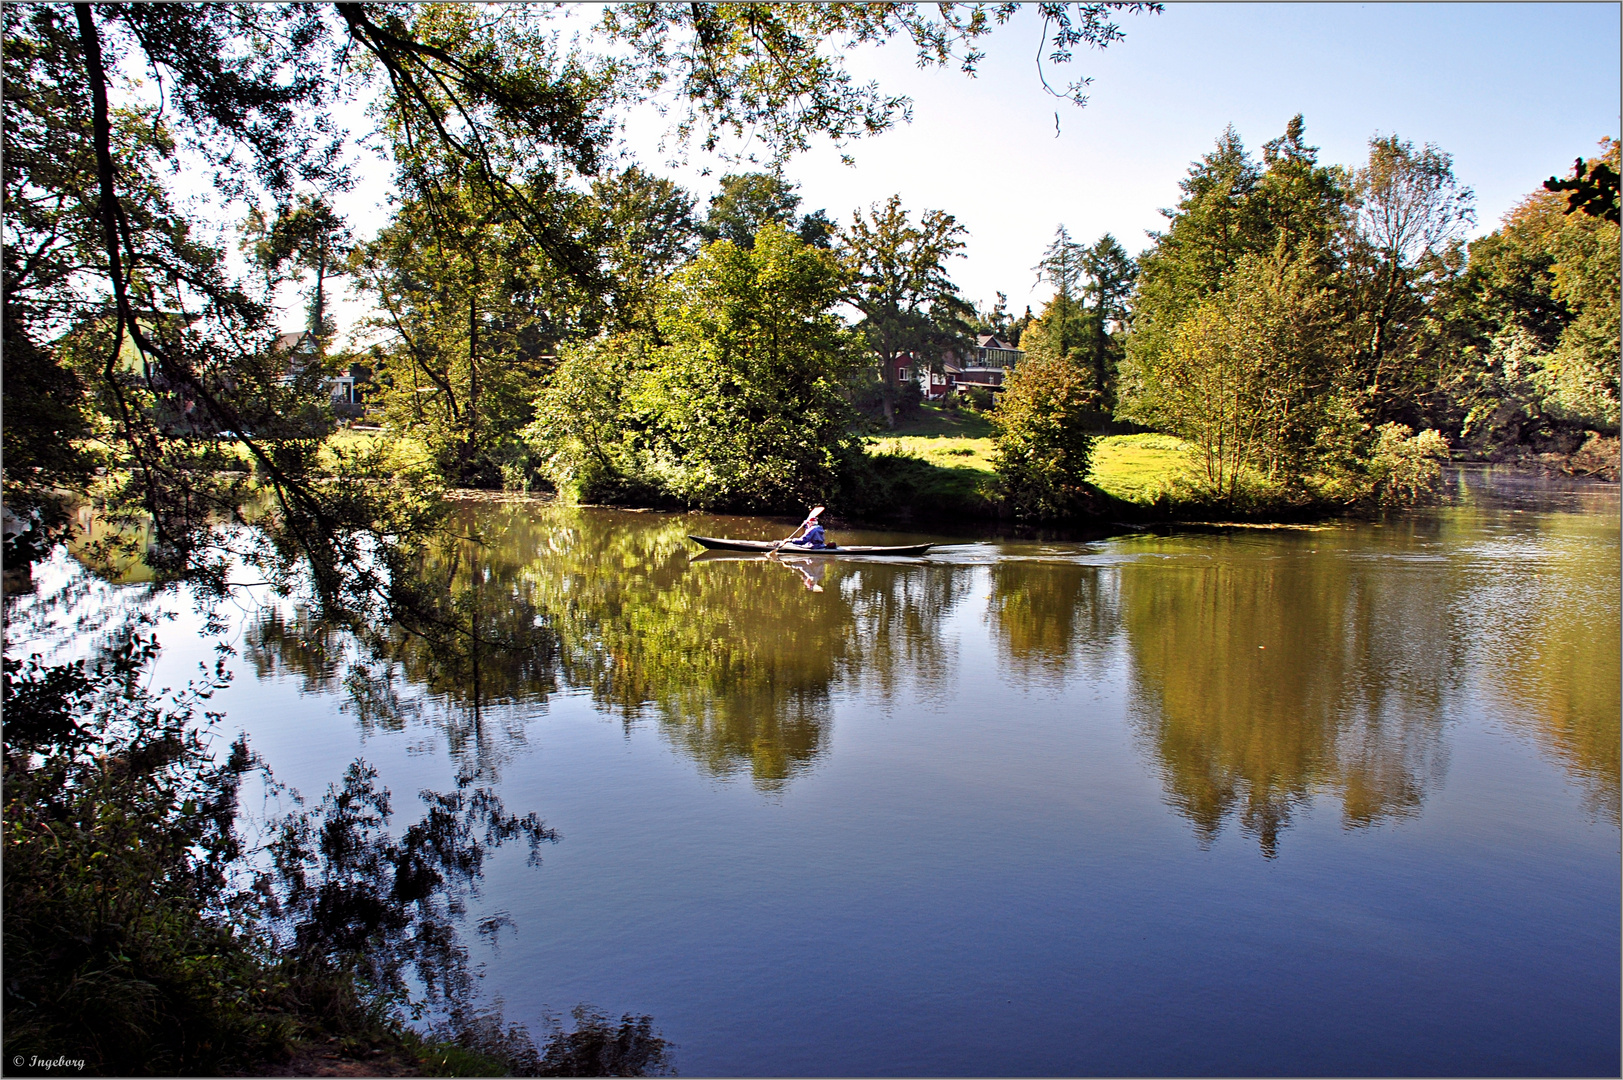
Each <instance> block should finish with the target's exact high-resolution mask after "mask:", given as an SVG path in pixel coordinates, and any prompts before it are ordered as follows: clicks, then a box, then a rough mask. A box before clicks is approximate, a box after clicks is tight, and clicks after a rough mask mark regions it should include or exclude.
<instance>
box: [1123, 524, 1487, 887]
mask: <svg viewBox="0 0 1623 1080" xmlns="http://www.w3.org/2000/svg"><path fill="white" fill-rule="evenodd" d="M1310 542H1311V541H1310ZM1145 546H1146V548H1147V550H1148V551H1157V550H1158V549H1159V550H1160V551H1163V552H1165V553H1167V554H1181V555H1184V556H1185V557H1184V558H1181V559H1176V560H1172V559H1169V560H1145V561H1141V562H1138V563H1135V564H1132V565H1130V566H1128V567H1126V568H1124V570H1123V573H1122V590H1121V592H1122V610H1123V621H1124V626H1125V629H1126V635H1127V640H1128V643H1129V651H1130V655H1131V664H1132V675H1131V680H1132V686H1133V695H1134V703H1133V706H1132V709H1133V713H1134V717H1135V720H1136V723H1137V725H1138V727H1139V730H1140V732H1141V733H1142V735H1143V736H1144V738H1145V740H1146V742H1147V743H1148V744H1149V745H1150V746H1151V747H1152V748H1153V750H1154V753H1155V754H1156V756H1157V758H1158V759H1159V760H1160V762H1161V767H1162V772H1163V776H1164V778H1165V783H1166V785H1167V788H1168V796H1169V799H1170V801H1171V802H1172V804H1173V805H1174V806H1175V807H1176V808H1177V809H1178V811H1179V812H1180V813H1182V814H1184V815H1185V816H1187V817H1188V818H1189V819H1190V821H1192V822H1193V823H1194V826H1195V831H1196V833H1197V835H1198V836H1199V837H1200V838H1201V840H1202V841H1203V842H1210V841H1211V839H1212V838H1213V837H1215V835H1216V834H1217V832H1218V830H1219V828H1220V827H1221V825H1222V823H1223V821H1224V819H1225V818H1227V817H1228V816H1229V815H1230V814H1232V813H1238V816H1239V819H1240V823H1241V826H1242V828H1244V829H1245V830H1246V831H1247V832H1249V833H1251V834H1253V835H1255V836H1256V837H1257V839H1258V842H1259V844H1260V845H1261V847H1262V850H1263V853H1264V854H1266V855H1269V856H1272V855H1274V854H1276V853H1277V850H1278V840H1279V833H1280V830H1281V829H1283V828H1284V827H1285V826H1286V825H1287V824H1288V823H1289V822H1290V819H1291V815H1292V813H1293V812H1294V811H1295V810H1296V808H1297V807H1298V806H1299V805H1301V804H1302V803H1304V802H1306V801H1307V800H1308V799H1309V798H1311V796H1312V795H1313V793H1314V792H1315V791H1318V790H1325V791H1335V792H1337V793H1338V794H1339V795H1340V798H1341V802H1342V812H1343V817H1344V820H1345V822H1346V823H1347V824H1348V825H1353V826H1357V825H1367V824H1370V823H1373V822H1377V821H1380V820H1382V819H1385V818H1390V817H1398V816H1403V815H1405V814H1408V813H1412V812H1413V811H1414V810H1415V809H1416V808H1418V807H1419V805H1420V803H1421V800H1422V799H1423V798H1424V796H1425V793H1426V790H1427V789H1428V787H1430V786H1432V785H1433V784H1435V783H1436V782H1437V781H1439V780H1440V779H1441V777H1442V773H1443V769H1444V767H1445V764H1446V757H1445V754H1444V750H1443V742H1442V737H1441V735H1442V731H1441V729H1442V709H1441V703H1442V699H1443V696H1444V695H1445V694H1446V693H1447V692H1448V690H1449V689H1450V688H1451V685H1452V680H1453V679H1454V678H1455V674H1454V672H1455V671H1456V670H1457V663H1456V661H1457V653H1458V646H1457V645H1456V644H1455V643H1454V642H1453V640H1452V636H1451V634H1450V633H1449V627H1448V622H1447V620H1448V612H1449V603H1448V596H1447V585H1446V582H1445V580H1444V579H1443V578H1441V577H1440V576H1439V575H1436V574H1434V573H1429V572H1428V571H1427V569H1426V568H1418V569H1417V570H1416V571H1415V572H1412V573H1403V572H1401V571H1395V568H1394V567H1392V566H1391V565H1388V564H1384V563H1383V564H1379V569H1378V570H1376V571H1375V572H1373V573H1371V572H1368V570H1367V568H1366V567H1365V566H1363V565H1361V564H1360V563H1359V562H1358V561H1356V560H1355V559H1353V558H1351V557H1347V556H1344V555H1341V554H1337V553H1330V554H1328V555H1327V557H1324V558H1319V557H1317V556H1318V552H1317V551H1316V550H1315V549H1309V551H1307V552H1300V553H1299V554H1297V555H1296V557H1292V556H1293V554H1296V553H1293V551H1292V546H1293V545H1292V541H1291V540H1280V541H1277V542H1273V543H1269V542H1265V541H1258V540H1256V539H1254V538H1251V537H1221V538H1207V539H1203V540H1201V541H1200V542H1199V547H1198V551H1199V554H1198V555H1196V554H1195V551H1196V550H1197V549H1195V548H1194V545H1192V544H1191V543H1190V542H1189V541H1182V542H1177V541H1171V542H1164V543H1163V542H1149V543H1147V544H1146V545H1145ZM1191 556H1193V557H1191Z"/></svg>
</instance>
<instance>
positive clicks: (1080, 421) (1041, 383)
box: [992, 355, 1099, 519]
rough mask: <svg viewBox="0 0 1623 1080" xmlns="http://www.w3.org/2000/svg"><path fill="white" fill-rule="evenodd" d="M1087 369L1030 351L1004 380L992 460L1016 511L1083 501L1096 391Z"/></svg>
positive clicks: (1075, 508) (1066, 508)
mask: <svg viewBox="0 0 1623 1080" xmlns="http://www.w3.org/2000/svg"><path fill="white" fill-rule="evenodd" d="M1087 376H1088V373H1087V370H1086V369H1085V368H1083V367H1081V366H1080V365H1077V364H1075V363H1072V362H1070V361H1069V360H1066V359H1061V358H1053V357H1036V358H1033V357H1031V356H1030V355H1028V356H1027V357H1026V359H1025V360H1024V361H1022V362H1021V364H1020V366H1019V367H1017V368H1016V369H1015V370H1014V371H1013V372H1011V373H1010V374H1009V376H1008V378H1007V379H1006V380H1005V381H1004V384H1003V392H1002V394H1000V395H999V397H998V403H997V408H996V409H995V410H994V411H993V413H992V423H993V424H994V425H995V426H996V428H997V450H996V455H995V465H996V468H997V473H998V476H999V478H1000V479H1001V480H1002V482H1003V489H1004V492H1005V494H1006V495H1007V497H1008V500H1009V503H1010V505H1011V506H1012V508H1013V509H1014V512H1015V514H1016V515H1017V516H1019V517H1030V518H1038V519H1052V518H1065V517H1070V516H1072V515H1074V514H1076V513H1077V512H1079V511H1080V510H1081V509H1082V508H1083V507H1084V506H1085V505H1086V502H1087V479H1088V471H1089V469H1091V468H1092V465H1093V444H1094V440H1095V438H1096V436H1095V434H1094V431H1095V428H1096V426H1097V422H1098V408H1099V395H1098V392H1097V391H1096V390H1095V389H1094V388H1093V387H1092V386H1091V385H1089V379H1088V377H1087Z"/></svg>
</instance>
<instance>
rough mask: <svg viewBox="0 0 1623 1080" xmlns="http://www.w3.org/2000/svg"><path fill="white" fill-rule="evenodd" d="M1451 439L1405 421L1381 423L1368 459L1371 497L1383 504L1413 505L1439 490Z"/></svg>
mask: <svg viewBox="0 0 1623 1080" xmlns="http://www.w3.org/2000/svg"><path fill="white" fill-rule="evenodd" d="M1446 460H1448V443H1447V442H1445V441H1444V439H1443V437H1442V436H1441V435H1439V434H1438V433H1437V432H1436V431H1433V430H1431V429H1427V430H1425V431H1422V432H1421V433H1420V434H1418V435H1416V434H1415V433H1414V429H1412V428H1410V427H1408V426H1407V425H1404V424H1382V425H1381V427H1380V428H1379V429H1378V430H1377V432H1376V437H1375V449H1374V452H1373V453H1372V454H1371V455H1370V460H1369V466H1368V471H1369V480H1370V486H1369V496H1368V497H1369V498H1370V499H1371V500H1372V501H1374V502H1375V503H1377V504H1378V505H1381V506H1413V505H1415V504H1416V503H1418V502H1422V501H1424V500H1425V499H1428V498H1430V497H1432V496H1433V495H1435V494H1436V492H1437V489H1438V485H1439V484H1440V482H1441V480H1442V475H1443V470H1442V464H1441V463H1442V462H1444V461H1446Z"/></svg>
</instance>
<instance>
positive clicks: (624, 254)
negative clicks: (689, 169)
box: [592, 165, 754, 333]
mask: <svg viewBox="0 0 1623 1080" xmlns="http://www.w3.org/2000/svg"><path fill="white" fill-rule="evenodd" d="M693 204H694V199H693V196H692V195H691V194H689V193H688V192H687V191H685V190H684V189H683V188H682V187H681V186H680V185H678V184H676V183H674V182H672V181H670V180H666V179H664V178H662V177H657V176H653V175H651V174H649V173H647V172H645V171H643V170H642V169H641V168H638V167H637V166H635V165H633V166H631V167H630V168H627V169H626V170H625V171H624V172H621V173H618V174H614V175H609V176H604V177H600V178H599V179H597V180H594V181H593V182H592V207H593V209H594V210H595V211H596V215H597V220H596V223H595V225H596V230H597V233H598V236H599V240H598V243H599V245H600V250H601V252H602V254H601V259H602V277H603V280H604V282H605V284H606V288H605V290H604V292H603V307H604V312H603V314H602V316H601V320H602V322H603V324H604V326H605V327H606V328H607V329H608V330H609V331H610V332H611V333H622V332H626V331H633V330H637V331H646V332H652V331H653V330H654V325H655V318H656V300H657V298H658V294H659V289H660V287H661V285H662V283H663V282H664V279H665V278H666V276H668V275H669V274H670V273H671V272H672V271H674V270H675V269H676V268H677V267H678V266H680V265H681V264H682V263H683V262H685V261H686V260H687V259H688V258H689V257H690V256H691V255H692V254H693V251H694V248H695V246H696V244H697V242H698V238H699V232H698V224H697V223H696V222H695V221H694V218H693ZM751 239H752V240H753V239H754V234H753V233H752V234H751Z"/></svg>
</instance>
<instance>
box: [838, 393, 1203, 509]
mask: <svg viewBox="0 0 1623 1080" xmlns="http://www.w3.org/2000/svg"><path fill="white" fill-rule="evenodd" d="M943 411H944V410H932V412H935V413H941V412H943ZM947 415H948V417H952V416H953V414H951V413H950V412H949V413H948V414H947ZM968 419H969V420H970V421H972V422H977V423H979V424H981V425H985V426H984V428H981V429H979V430H981V431H984V434H977V435H974V436H971V435H969V434H968V433H967V432H966V433H965V434H962V435H955V434H950V432H951V430H952V429H951V428H949V427H947V423H946V419H945V418H942V417H926V418H921V420H919V421H917V422H916V424H915V425H914V426H913V430H908V429H906V428H903V427H901V426H898V429H897V430H898V434H896V435H877V436H871V437H869V439H868V450H869V452H870V453H874V454H902V455H905V456H907V457H912V458H918V459H920V460H921V461H925V462H927V463H929V464H930V465H933V466H935V467H936V468H937V469H942V470H947V471H948V475H944V476H942V478H941V479H942V480H943V481H949V477H950V478H951V479H956V480H957V481H958V483H957V484H953V485H951V486H954V487H959V486H964V485H965V484H968V485H969V486H970V487H977V486H979V485H978V484H977V483H975V481H977V480H978V479H980V478H978V477H975V476H973V473H988V474H989V473H991V472H992V471H993V448H994V443H993V441H992V439H991V437H990V436H991V430H990V427H991V426H990V424H987V422H986V421H985V419H984V418H982V417H979V416H975V415H973V414H969V416H968ZM932 426H933V427H934V429H935V430H925V431H920V430H917V429H918V428H926V429H928V428H930V427H932ZM963 426H964V427H968V426H969V425H967V424H966V425H963ZM903 432H905V433H903ZM1191 450H1192V447H1191V446H1190V445H1189V444H1188V443H1186V442H1184V441H1183V440H1182V439H1179V438H1177V437H1176V436H1173V435H1161V434H1156V433H1153V432H1151V433H1147V434H1141V435H1110V436H1106V437H1105V438H1102V439H1100V440H1099V441H1098V442H1097V443H1096V444H1095V445H1094V450H1093V471H1092V472H1091V473H1090V474H1089V477H1088V478H1089V479H1090V480H1092V481H1093V483H1094V484H1095V485H1097V486H1098V487H1099V488H1100V490H1102V491H1104V492H1106V493H1107V494H1109V495H1113V496H1115V497H1116V498H1118V499H1122V500H1124V501H1126V502H1134V503H1152V502H1154V501H1155V499H1156V497H1157V496H1158V495H1159V494H1160V493H1162V492H1163V491H1166V490H1168V489H1169V488H1171V486H1172V483H1173V480H1174V478H1175V477H1177V476H1178V475H1179V474H1180V473H1182V472H1184V471H1185V470H1186V469H1187V468H1188V467H1189V464H1190V461H1191V458H1190V451H1191ZM971 470H972V471H973V473H972V472H971Z"/></svg>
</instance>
